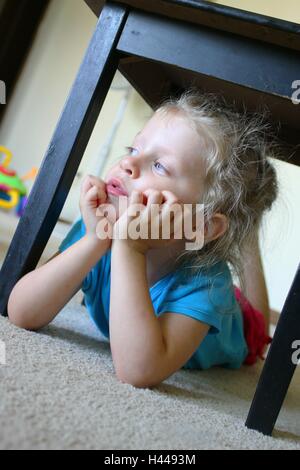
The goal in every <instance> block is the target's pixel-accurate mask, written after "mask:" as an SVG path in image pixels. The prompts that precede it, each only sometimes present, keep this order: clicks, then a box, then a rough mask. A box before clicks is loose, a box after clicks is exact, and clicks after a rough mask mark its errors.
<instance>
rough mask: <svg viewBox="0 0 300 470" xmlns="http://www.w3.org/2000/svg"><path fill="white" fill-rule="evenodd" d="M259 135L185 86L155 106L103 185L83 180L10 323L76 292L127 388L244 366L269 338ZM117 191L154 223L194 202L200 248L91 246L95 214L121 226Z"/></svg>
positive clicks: (272, 186)
mask: <svg viewBox="0 0 300 470" xmlns="http://www.w3.org/2000/svg"><path fill="white" fill-rule="evenodd" d="M267 131H268V132H269V131H270V129H269V126H268V124H265V123H264V121H263V120H262V119H261V117H260V116H259V115H258V114H256V115H252V116H251V117H250V116H249V115H247V113H246V112H244V113H237V112H236V111H235V110H234V109H233V108H232V107H231V106H229V105H228V104H227V103H225V101H224V100H223V99H222V98H220V96H217V95H213V94H208V93H207V94H201V93H200V92H198V91H197V90H196V89H194V88H193V87H192V88H190V89H189V90H187V91H186V92H185V93H183V94H182V95H181V96H180V97H179V98H169V99H168V100H166V101H165V102H164V103H163V104H162V105H161V106H159V107H158V108H157V109H156V111H155V113H154V114H153V116H152V118H151V119H150V120H149V121H148V122H147V124H146V126H145V127H144V128H143V129H142V131H141V132H139V133H138V135H137V136H136V137H135V139H134V141H133V143H132V147H128V148H127V153H126V155H125V156H124V157H123V158H122V159H121V160H120V161H118V162H117V163H116V164H115V165H114V166H113V167H112V168H111V169H110V171H109V172H108V174H107V175H106V178H105V181H103V180H101V179H99V178H96V177H94V176H88V177H87V178H86V179H85V180H84V182H83V185H82V190H81V198H80V209H81V214H82V218H81V219H80V220H78V221H77V222H76V223H75V224H74V226H73V227H72V229H71V231H70V232H69V234H68V235H67V237H66V238H65V240H64V241H63V243H62V244H61V246H60V248H59V253H57V254H56V255H55V256H54V257H53V258H51V259H50V260H49V261H48V262H47V263H46V264H45V265H43V266H41V267H40V268H38V269H36V270H35V271H33V272H31V273H29V274H27V275H26V276H24V277H23V278H22V279H21V280H20V281H19V282H18V283H17V284H16V286H15V288H14V289H13V291H12V293H11V296H10V299H9V304H8V314H9V318H10V321H11V322H12V323H14V324H15V325H17V326H19V327H22V328H26V329H30V330H38V329H39V328H42V327H43V326H45V325H47V324H48V323H49V322H51V321H52V319H53V318H54V317H55V316H56V315H57V314H58V313H59V311H60V310H61V309H62V308H63V306H64V305H65V304H66V303H67V302H68V301H69V300H70V298H71V297H72V296H73V295H74V294H75V293H76V292H77V291H78V290H79V289H80V288H81V289H82V290H83V292H84V295H85V305H86V307H87V309H88V311H89V314H90V316H91V317H92V319H93V320H94V322H95V323H96V325H97V327H98V328H99V330H100V331H101V332H102V334H103V335H104V336H105V337H106V338H107V339H108V340H109V341H110V346H111V352H112V358H113V363H114V367H115V371H116V375H117V377H118V379H119V380H120V381H122V382H126V383H130V384H132V385H134V386H136V387H151V386H154V385H156V384H159V383H160V382H161V381H163V380H164V379H166V378H167V377H169V376H170V375H171V374H173V373H174V372H175V371H177V370H178V369H180V368H182V367H184V368H196V369H207V368H209V367H212V366H214V365H220V366H223V367H228V368H239V367H240V366H241V365H242V364H243V363H253V362H255V360H256V357H257V355H259V356H261V355H262V352H263V349H264V347H265V346H266V344H267V343H268V342H269V341H270V338H269V337H268V314H269V305H268V296H267V292H266V286H265V281H264V275H263V269H262V264H261V259H260V253H259V243H258V235H257V234H258V229H259V227H260V223H261V220H262V215H263V213H264V212H265V211H266V210H268V209H270V207H271V206H272V203H273V201H274V200H275V198H276V195H277V180H276V174H275V171H274V169H273V167H272V165H271V164H270V162H269V161H268V158H267V157H269V156H274V155H275V154H274V153H272V152H274V150H273V146H272V141H271V143H267V139H266V137H265V134H266V132H267ZM274 148H275V147H274ZM121 195H122V196H123V197H127V201H128V204H129V208H130V207H131V206H132V205H133V204H136V203H139V204H142V208H143V213H142V216H143V217H142V218H141V220H142V221H143V222H142V223H143V224H146V223H147V222H146V221H147V220H149V219H147V217H148V216H149V214H150V208H151V206H152V205H153V204H158V205H159V207H160V209H161V219H160V222H161V220H162V219H163V218H164V217H167V215H168V214H170V213H171V210H172V208H173V207H174V205H175V204H178V203H179V204H196V203H202V204H204V227H205V231H204V246H203V247H202V248H201V249H199V250H186V249H185V241H186V240H185V239H184V238H182V239H174V238H173V239H172V238H171V239H169V240H166V239H163V238H162V237H160V239H155V240H154V239H151V238H148V239H142V238H140V239H133V238H130V237H127V238H113V239H112V238H111V237H107V238H106V239H101V238H99V236H98V234H97V226H98V223H99V221H100V220H102V221H103V220H104V218H105V220H106V221H107V222H108V223H109V224H111V226H113V230H115V228H116V227H117V226H118V227H119V228H122V227H123V228H124V220H125V219H124V218H125V216H127V214H128V212H127V211H126V210H125V211H124V212H123V213H122V212H120V211H119V205H118V202H119V198H120V196H121ZM104 203H105V204H106V205H108V206H107V207H111V208H114V209H115V210H116V211H117V220H116V221H115V222H112V220H111V219H110V217H109V214H108V213H106V214H103V213H102V214H100V213H99V208H100V209H101V207H102V206H103V204H104ZM97 208H98V211H97ZM99 214H100V215H99ZM229 266H231V268H232V269H233V272H234V273H235V274H236V275H237V276H238V279H239V281H240V287H241V290H239V289H238V288H237V287H235V286H234V285H233V280H232V275H231V272H230V269H229ZM32 286H34V289H32ZM37 292H38V296H37ZM242 292H243V294H242ZM247 298H248V299H247ZM264 317H265V319H264Z"/></svg>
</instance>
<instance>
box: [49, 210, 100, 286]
mask: <svg viewBox="0 0 300 470" xmlns="http://www.w3.org/2000/svg"><path fill="white" fill-rule="evenodd" d="M85 233H86V228H85V225H84V222H83V220H82V218H80V219H78V220H76V222H75V223H74V224H73V225H72V227H71V229H70V231H69V232H68V233H67V235H66V237H65V238H64V239H63V241H62V242H61V244H60V245H59V247H58V250H59V251H60V252H61V253H62V252H63V251H65V250H67V249H68V248H69V247H70V246H72V245H74V244H75V243H76V242H78V241H79V240H80V239H81V238H82V237H84V235H85ZM92 282H93V279H92V272H90V273H89V274H88V275H87V276H86V277H85V279H84V280H83V283H82V287H81V288H82V291H83V292H86V291H87V290H88V289H89V288H90V286H91V285H92Z"/></svg>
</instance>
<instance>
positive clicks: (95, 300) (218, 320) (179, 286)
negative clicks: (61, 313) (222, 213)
mask: <svg viewBox="0 0 300 470" xmlns="http://www.w3.org/2000/svg"><path fill="white" fill-rule="evenodd" d="M84 234H85V226H84V223H83V221H82V219H79V220H77V221H76V222H75V224H74V225H73V227H72V228H71V230H70V231H69V233H68V234H67V236H66V238H65V239H64V240H63V242H62V243H61V245H60V247H59V251H63V250H66V249H67V248H68V247H69V246H71V245H72V244H74V243H75V242H77V241H78V240H79V239H80V238H82V237H83V236H84ZM110 267H111V250H108V251H107V252H106V254H105V255H104V256H103V257H102V258H101V259H100V261H99V262H98V263H97V264H96V266H94V268H93V269H92V270H91V271H90V272H89V274H88V275H87V277H86V278H85V279H84V281H83V284H82V291H83V293H84V297H85V305H86V307H87V310H88V312H89V314H90V316H91V318H92V319H93V321H94V322H95V324H96V325H97V327H98V328H99V330H100V331H101V333H102V334H103V335H104V336H105V337H106V338H107V339H108V340H109V303H110ZM188 271H189V270H187V269H185V268H184V267H179V268H177V269H176V270H174V271H172V272H171V273H169V274H167V275H165V276H164V277H162V278H161V279H160V280H159V281H157V282H156V283H155V284H154V285H153V286H152V287H150V288H149V292H150V297H151V300H152V304H153V308H154V311H155V314H156V316H160V315H162V314H163V313H164V312H173V313H179V314H182V315H186V316H188V317H191V318H195V319H196V320H199V321H201V322H204V323H206V324H208V325H210V329H209V331H208V334H207V335H206V337H205V338H204V340H203V341H202V342H201V344H200V345H199V347H198V348H197V350H196V351H195V352H194V354H193V355H192V357H191V358H190V359H189V360H188V362H187V363H186V364H185V365H184V366H183V368H186V369H208V368H209V367H212V366H214V365H220V366H223V367H226V368H232V369H237V368H239V367H240V366H241V365H242V363H243V361H244V359H245V357H246V356H247V354H248V348H247V343H246V341H245V337H244V332H243V317H242V312H241V309H240V306H239V304H238V302H237V300H236V298H235V295H234V289H233V281H232V276H231V272H230V270H229V267H228V265H227V263H226V262H223V261H222V262H218V263H216V264H214V265H213V266H212V267H211V268H209V270H206V271H205V274H200V275H191V274H187V272H188Z"/></svg>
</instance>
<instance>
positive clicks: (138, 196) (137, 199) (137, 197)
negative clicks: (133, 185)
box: [129, 189, 143, 205]
mask: <svg viewBox="0 0 300 470" xmlns="http://www.w3.org/2000/svg"><path fill="white" fill-rule="evenodd" d="M129 204H130V205H131V204H143V194H142V192H141V191H137V190H135V189H134V190H133V191H132V193H131V196H130V199H129Z"/></svg>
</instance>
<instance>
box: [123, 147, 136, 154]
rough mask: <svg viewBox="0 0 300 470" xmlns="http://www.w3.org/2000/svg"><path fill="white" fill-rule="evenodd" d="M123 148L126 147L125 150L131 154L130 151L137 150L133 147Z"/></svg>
mask: <svg viewBox="0 0 300 470" xmlns="http://www.w3.org/2000/svg"><path fill="white" fill-rule="evenodd" d="M125 149H126V150H127V151H128V153H130V154H131V152H132V151H134V150H135V151H136V152H137V150H136V149H134V148H133V147H125Z"/></svg>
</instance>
